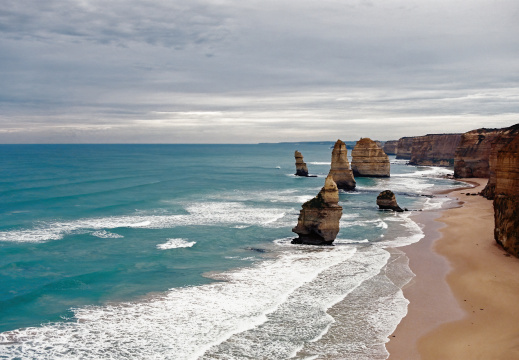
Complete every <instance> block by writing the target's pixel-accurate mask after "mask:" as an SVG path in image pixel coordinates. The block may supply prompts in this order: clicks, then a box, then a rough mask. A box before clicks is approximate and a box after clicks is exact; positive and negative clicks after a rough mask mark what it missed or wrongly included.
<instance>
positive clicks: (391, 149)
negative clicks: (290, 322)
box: [383, 140, 398, 155]
mask: <svg viewBox="0 0 519 360" xmlns="http://www.w3.org/2000/svg"><path fill="white" fill-rule="evenodd" d="M397 149H398V140H388V141H386V142H385V143H384V148H383V150H384V152H385V153H386V154H387V155H396V154H397V153H396V152H397Z"/></svg>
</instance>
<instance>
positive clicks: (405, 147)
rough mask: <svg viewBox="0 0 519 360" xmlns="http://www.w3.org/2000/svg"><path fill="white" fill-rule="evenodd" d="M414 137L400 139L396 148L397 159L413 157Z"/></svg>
mask: <svg viewBox="0 0 519 360" xmlns="http://www.w3.org/2000/svg"><path fill="white" fill-rule="evenodd" d="M413 141H414V137H403V138H400V139H399V140H398V146H397V149H396V158H397V159H405V160H409V159H411V150H412V147H413Z"/></svg>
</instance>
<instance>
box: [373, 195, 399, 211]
mask: <svg viewBox="0 0 519 360" xmlns="http://www.w3.org/2000/svg"><path fill="white" fill-rule="evenodd" d="M377 205H378V208H379V209H381V210H393V211H398V212H403V211H404V210H402V208H401V207H400V206H398V204H397V202H396V196H395V194H394V193H393V192H392V191H391V190H384V191H382V192H381V193H380V194H378V196H377Z"/></svg>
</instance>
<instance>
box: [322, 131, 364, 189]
mask: <svg viewBox="0 0 519 360" xmlns="http://www.w3.org/2000/svg"><path fill="white" fill-rule="evenodd" d="M328 175H331V176H332V178H333V181H335V183H336V184H337V187H338V188H339V189H343V190H353V189H355V186H356V185H357V183H356V182H355V178H354V177H353V171H352V170H351V168H350V162H349V161H348V150H347V149H346V144H344V142H343V141H342V140H337V142H336V143H335V145H334V147H333V151H332V165H331V167H330V172H329V173H328Z"/></svg>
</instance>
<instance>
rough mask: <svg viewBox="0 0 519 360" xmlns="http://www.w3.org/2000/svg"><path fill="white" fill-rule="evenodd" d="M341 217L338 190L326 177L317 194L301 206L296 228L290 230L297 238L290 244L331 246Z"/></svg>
mask: <svg viewBox="0 0 519 360" xmlns="http://www.w3.org/2000/svg"><path fill="white" fill-rule="evenodd" d="M341 216H342V207H341V206H339V189H338V188H337V185H336V184H335V182H334V181H333V178H332V176H331V175H328V177H327V178H326V181H325V183H324V187H323V188H322V189H321V191H320V192H319V194H317V196H316V197H314V198H313V199H312V200H309V201H307V202H305V203H304V204H303V209H302V210H301V212H300V213H299V218H298V219H297V226H296V227H295V228H293V229H292V231H293V232H295V233H296V234H297V235H299V237H298V238H297V239H294V240H292V244H311V245H331V244H332V242H333V241H334V240H335V238H336V237H337V234H338V233H339V221H340V219H341Z"/></svg>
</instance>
